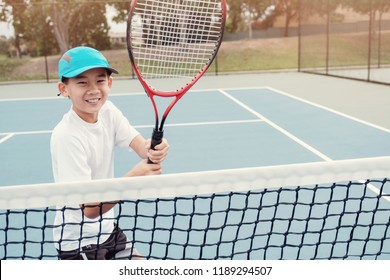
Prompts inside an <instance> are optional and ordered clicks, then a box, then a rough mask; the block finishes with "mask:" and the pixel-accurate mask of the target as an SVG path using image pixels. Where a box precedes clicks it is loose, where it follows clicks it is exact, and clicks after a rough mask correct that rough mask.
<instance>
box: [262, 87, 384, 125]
mask: <svg viewBox="0 0 390 280" xmlns="http://www.w3.org/2000/svg"><path fill="white" fill-rule="evenodd" d="M267 89H269V90H271V91H273V92H276V93H280V94H282V95H284V96H287V97H290V98H292V99H295V100H298V101H300V102H303V103H306V104H309V105H312V106H315V107H317V108H320V109H323V110H326V111H328V112H331V113H333V114H336V115H339V116H342V117H344V118H348V119H350V120H353V121H355V122H359V123H361V124H364V125H367V126H370V127H373V128H376V129H379V130H382V131H384V132H388V133H390V129H387V128H384V127H381V126H379V125H376V124H373V123H370V122H367V121H364V120H361V119H359V118H356V117H352V116H350V115H348V114H345V113H342V112H340V111H337V110H334V109H331V108H328V107H325V106H323V105H319V104H317V103H314V102H311V101H308V100H306V99H303V98H300V97H297V96H295V95H291V94H289V93H286V92H284V91H281V90H277V89H274V88H272V87H267Z"/></svg>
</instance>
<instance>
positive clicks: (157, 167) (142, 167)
mask: <svg viewBox="0 0 390 280" xmlns="http://www.w3.org/2000/svg"><path fill="white" fill-rule="evenodd" d="M161 173H162V172H161V164H159V163H152V164H148V161H147V159H143V160H142V161H141V162H139V163H138V164H136V165H135V166H134V167H133V169H131V170H130V171H129V172H127V173H126V175H125V177H133V176H147V175H159V174H161Z"/></svg>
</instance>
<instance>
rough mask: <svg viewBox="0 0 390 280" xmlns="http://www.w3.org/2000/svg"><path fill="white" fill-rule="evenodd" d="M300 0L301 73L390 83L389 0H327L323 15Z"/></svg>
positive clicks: (299, 63) (299, 55)
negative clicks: (349, 1)
mask: <svg viewBox="0 0 390 280" xmlns="http://www.w3.org/2000/svg"><path fill="white" fill-rule="evenodd" d="M307 1H308V0H301V2H300V14H301V16H300V25H299V34H300V35H299V54H298V57H299V60H298V69H299V71H301V72H309V73H316V74H323V75H329V76H336V77H344V78H350V79H357V80H363V81H369V82H375V83H381V84H390V11H389V9H390V8H389V6H390V2H389V1H375V0H369V1H355V3H354V5H353V6H352V5H351V6H346V5H345V2H346V1H342V0H338V1H335V0H326V2H325V5H326V6H325V9H324V11H325V12H324V13H323V15H321V14H315V15H308V14H307V13H306V11H305V6H306V4H307Z"/></svg>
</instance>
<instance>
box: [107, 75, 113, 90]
mask: <svg viewBox="0 0 390 280" xmlns="http://www.w3.org/2000/svg"><path fill="white" fill-rule="evenodd" d="M112 80H113V78H112V76H109V77H108V87H109V88H111V87H112Z"/></svg>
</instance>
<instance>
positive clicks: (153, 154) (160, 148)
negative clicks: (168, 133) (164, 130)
mask: <svg viewBox="0 0 390 280" xmlns="http://www.w3.org/2000/svg"><path fill="white" fill-rule="evenodd" d="M150 143H151V140H150V139H148V140H147V141H146V147H145V148H146V149H147V150H148V154H147V155H148V158H149V159H150V160H151V161H152V162H154V163H161V162H163V161H164V160H165V158H166V157H167V155H168V151H169V144H168V140H167V139H165V138H163V140H162V142H161V143H160V144H158V145H157V146H156V147H155V148H154V150H152V149H150Z"/></svg>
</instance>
